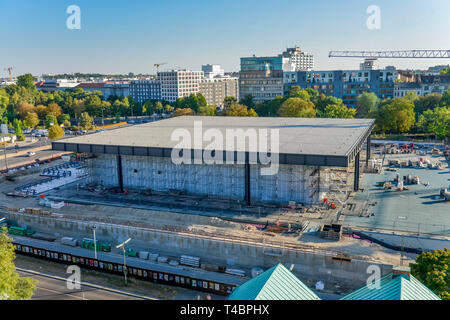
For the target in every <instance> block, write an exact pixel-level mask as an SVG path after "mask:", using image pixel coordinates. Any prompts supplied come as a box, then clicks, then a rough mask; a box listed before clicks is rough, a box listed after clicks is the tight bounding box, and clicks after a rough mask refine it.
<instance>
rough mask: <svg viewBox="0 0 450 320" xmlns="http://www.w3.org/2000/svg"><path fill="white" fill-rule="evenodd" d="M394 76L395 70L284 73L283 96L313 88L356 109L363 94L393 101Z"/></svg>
mask: <svg viewBox="0 0 450 320" xmlns="http://www.w3.org/2000/svg"><path fill="white" fill-rule="evenodd" d="M395 74H396V70H395V69H393V68H389V69H383V70H330V71H297V72H284V77H283V82H284V93H285V95H286V94H288V93H289V90H290V88H291V87H292V86H300V87H301V88H303V89H305V88H312V89H316V90H317V91H319V92H320V93H323V94H325V95H329V96H334V97H336V98H340V99H342V100H343V102H344V104H346V105H347V106H349V107H356V102H357V98H358V96H359V95H360V94H362V93H363V92H373V93H375V94H376V95H377V96H378V98H380V99H386V98H393V96H394V78H395Z"/></svg>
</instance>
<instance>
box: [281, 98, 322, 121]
mask: <svg viewBox="0 0 450 320" xmlns="http://www.w3.org/2000/svg"><path fill="white" fill-rule="evenodd" d="M278 115H279V116H280V117H297V118H314V117H315V116H316V110H315V108H314V104H313V103H312V102H311V101H305V100H303V99H300V98H289V99H287V100H286V101H285V102H283V104H282V105H281V107H280V110H278Z"/></svg>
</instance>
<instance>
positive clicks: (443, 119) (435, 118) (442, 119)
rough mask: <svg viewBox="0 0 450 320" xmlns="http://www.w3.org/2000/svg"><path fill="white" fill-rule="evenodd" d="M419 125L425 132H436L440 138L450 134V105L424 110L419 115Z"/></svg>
mask: <svg viewBox="0 0 450 320" xmlns="http://www.w3.org/2000/svg"><path fill="white" fill-rule="evenodd" d="M417 126H418V127H419V129H420V130H422V131H423V132H429V133H435V134H436V137H437V138H438V139H444V138H445V137H447V136H450V107H438V108H435V109H434V110H426V111H424V113H422V114H421V115H420V116H419V121H418V122H417Z"/></svg>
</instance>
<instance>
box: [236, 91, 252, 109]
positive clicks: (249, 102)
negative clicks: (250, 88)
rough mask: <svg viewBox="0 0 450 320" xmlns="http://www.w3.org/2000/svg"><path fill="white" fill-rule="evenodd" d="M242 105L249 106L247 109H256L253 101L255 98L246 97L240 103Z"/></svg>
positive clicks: (249, 95)
mask: <svg viewBox="0 0 450 320" xmlns="http://www.w3.org/2000/svg"><path fill="white" fill-rule="evenodd" d="M240 104H242V105H244V106H247V108H254V107H255V102H254V101H253V96H252V95H251V94H248V95H246V96H245V97H243V98H242V99H241V101H240Z"/></svg>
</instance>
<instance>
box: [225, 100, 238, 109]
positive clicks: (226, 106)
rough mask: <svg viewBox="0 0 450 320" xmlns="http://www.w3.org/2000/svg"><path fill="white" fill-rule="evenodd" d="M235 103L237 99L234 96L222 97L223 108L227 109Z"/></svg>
mask: <svg viewBox="0 0 450 320" xmlns="http://www.w3.org/2000/svg"><path fill="white" fill-rule="evenodd" d="M236 103H237V100H236V98H235V97H225V99H223V108H224V109H227V108H229V107H231V106H232V105H233V104H236Z"/></svg>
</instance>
